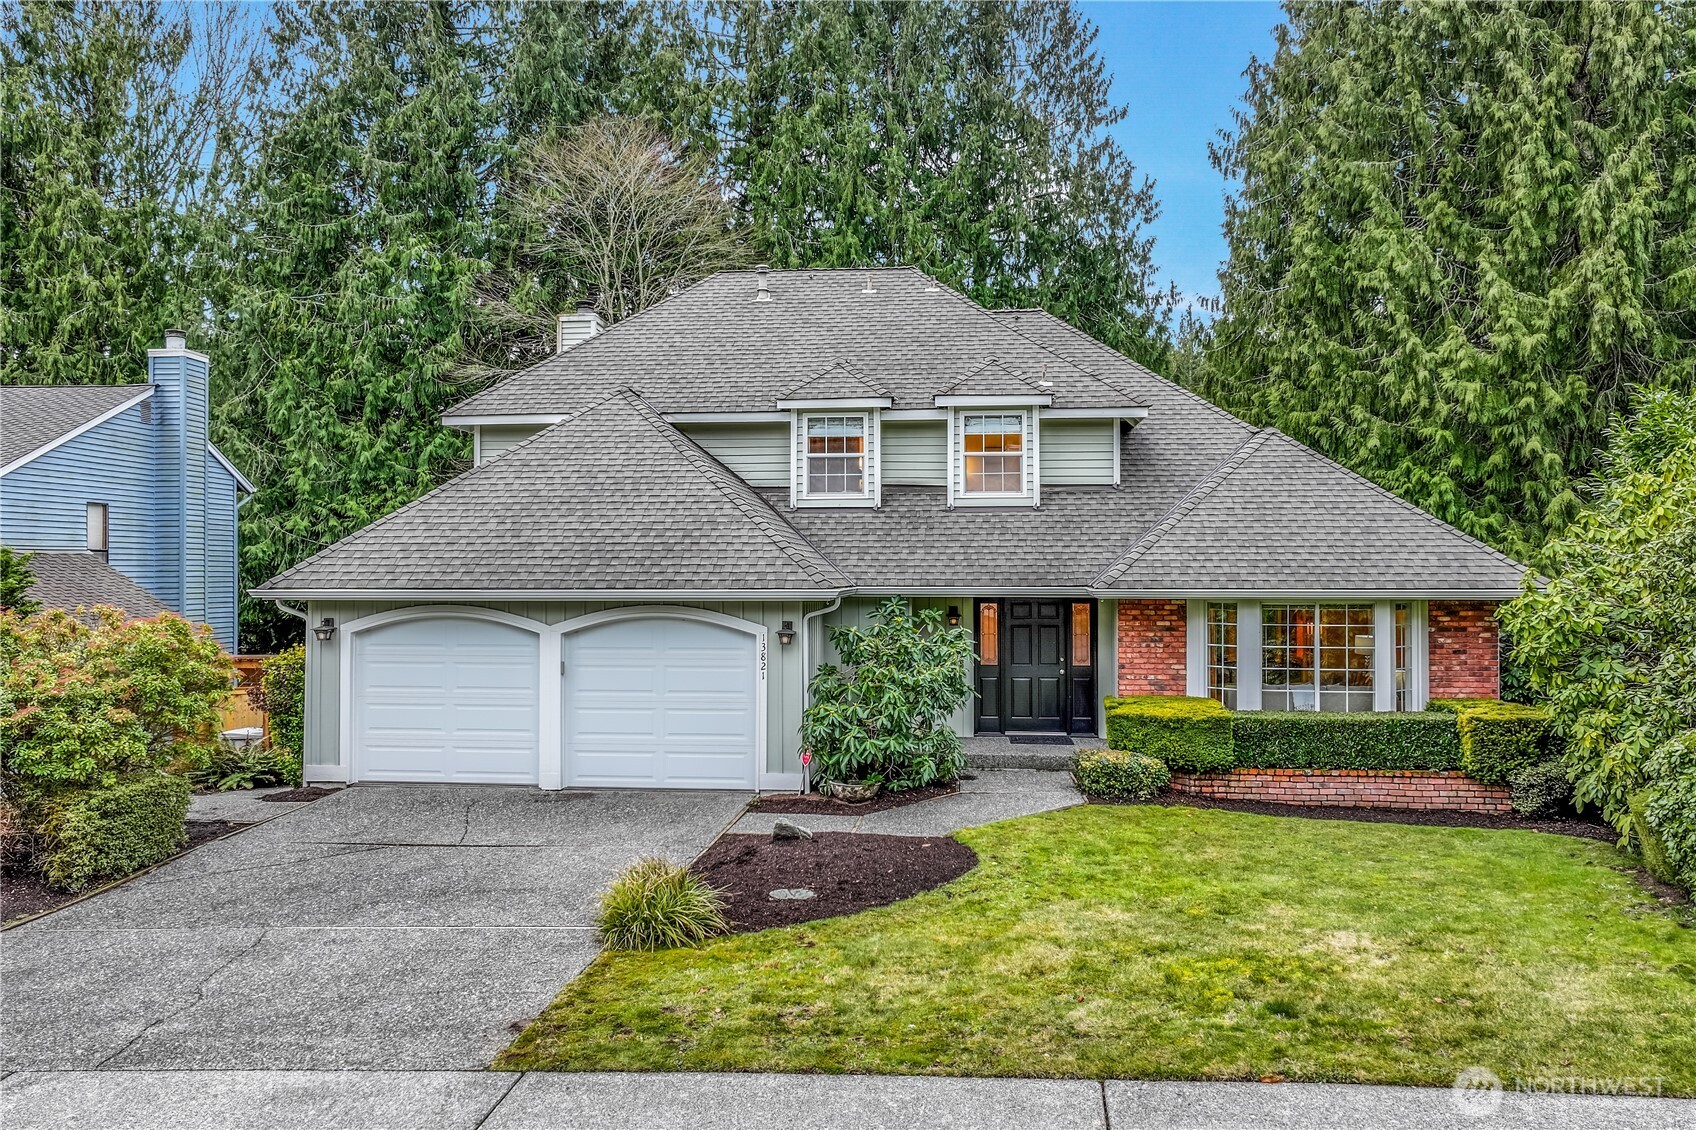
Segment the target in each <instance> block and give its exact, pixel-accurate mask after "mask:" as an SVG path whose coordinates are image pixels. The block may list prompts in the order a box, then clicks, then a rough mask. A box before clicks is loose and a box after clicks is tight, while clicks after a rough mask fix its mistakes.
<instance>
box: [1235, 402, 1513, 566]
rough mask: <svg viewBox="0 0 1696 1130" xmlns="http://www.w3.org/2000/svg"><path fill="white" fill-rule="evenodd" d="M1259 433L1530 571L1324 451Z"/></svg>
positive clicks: (1271, 432)
mask: <svg viewBox="0 0 1696 1130" xmlns="http://www.w3.org/2000/svg"><path fill="white" fill-rule="evenodd" d="M1261 430H1262V431H1264V432H1266V433H1267V434H1268V435H1270V436H1272V437H1274V438H1277V439H1281V440H1283V441H1284V442H1285V443H1288V444H1290V445H1291V446H1293V447H1295V448H1296V449H1297V450H1298V451H1300V452H1301V453H1302V454H1303V455H1307V456H1310V457H1311V458H1314V459H1317V460H1319V461H1320V462H1321V463H1326V464H1329V465H1330V466H1331V467H1333V468H1335V469H1336V470H1338V471H1341V472H1342V473H1343V474H1345V475H1347V476H1348V477H1349V478H1351V479H1354V480H1355V481H1356V482H1359V483H1361V484H1362V485H1364V486H1367V487H1369V488H1371V489H1372V490H1373V491H1375V492H1377V493H1378V494H1380V495H1382V496H1384V497H1385V498H1386V499H1388V500H1390V501H1391V502H1394V503H1395V504H1396V505H1397V506H1400V507H1401V508H1403V509H1404V510H1411V511H1413V512H1414V513H1415V514H1417V515H1418V516H1419V517H1421V518H1423V519H1425V520H1426V521H1427V522H1430V523H1432V524H1433V525H1435V526H1438V527H1440V528H1442V529H1444V530H1447V531H1448V532H1449V533H1452V534H1455V535H1456V536H1458V537H1460V538H1461V539H1463V540H1465V541H1469V542H1471V543H1472V544H1473V545H1476V546H1477V547H1478V548H1480V549H1482V550H1485V551H1486V552H1488V553H1490V554H1492V555H1493V556H1495V557H1497V558H1498V559H1500V560H1501V561H1503V562H1506V563H1507V564H1509V565H1512V566H1514V567H1515V568H1518V569H1527V570H1529V569H1530V568H1531V566H1529V565H1527V564H1525V562H1523V561H1515V560H1514V559H1513V558H1511V557H1509V556H1508V555H1507V554H1505V553H1503V552H1502V551H1501V550H1499V549H1497V548H1496V547H1495V546H1493V545H1491V544H1490V543H1489V542H1487V541H1484V540H1482V539H1481V538H1475V537H1473V536H1472V535H1471V534H1469V533H1467V532H1466V531H1465V530H1463V529H1461V528H1460V527H1459V526H1456V525H1454V524H1453V523H1451V522H1445V521H1443V520H1442V519H1441V518H1439V517H1437V515H1435V514H1433V513H1431V512H1430V511H1429V510H1426V509H1424V508H1423V507H1420V506H1416V505H1415V504H1413V503H1411V502H1409V501H1408V500H1407V499H1405V498H1403V497H1402V496H1401V495H1399V494H1397V493H1396V492H1395V491H1393V490H1391V489H1389V488H1388V487H1385V486H1381V485H1379V484H1378V483H1375V482H1373V481H1372V480H1371V479H1369V478H1367V477H1366V476H1365V475H1363V474H1361V473H1360V472H1359V471H1355V470H1352V469H1351V468H1349V467H1346V466H1344V465H1343V464H1341V463H1339V462H1337V461H1336V460H1335V459H1332V458H1331V457H1330V456H1329V455H1326V454H1325V453H1324V452H1322V451H1319V450H1317V449H1315V448H1311V447H1309V446H1307V444H1305V443H1303V442H1301V441H1300V440H1298V439H1296V438H1295V437H1294V436H1290V435H1285V434H1284V433H1283V432H1281V431H1279V430H1278V429H1277V428H1273V427H1267V428H1263V429H1261Z"/></svg>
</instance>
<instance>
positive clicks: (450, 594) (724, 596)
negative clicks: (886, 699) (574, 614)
mask: <svg viewBox="0 0 1696 1130" xmlns="http://www.w3.org/2000/svg"><path fill="white" fill-rule="evenodd" d="M852 591H853V590H852V589H850V588H816V589H680V588H679V589H402V588H389V589H382V588H378V589H370V588H367V589H335V588H274V587H272V586H269V585H261V586H260V587H259V588H256V589H250V590H249V591H248V595H250V596H253V597H257V598H259V599H261V600H430V601H435V600H829V599H831V598H832V597H835V596H838V595H842V594H845V593H848V592H852Z"/></svg>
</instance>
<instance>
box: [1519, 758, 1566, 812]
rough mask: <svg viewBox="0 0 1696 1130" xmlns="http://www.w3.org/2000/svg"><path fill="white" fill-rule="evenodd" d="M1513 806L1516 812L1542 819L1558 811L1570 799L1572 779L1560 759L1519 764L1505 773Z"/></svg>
mask: <svg viewBox="0 0 1696 1130" xmlns="http://www.w3.org/2000/svg"><path fill="white" fill-rule="evenodd" d="M1508 790H1509V792H1510V794H1511V795H1512V798H1513V810H1514V812H1515V813H1517V814H1518V815H1520V816H1526V817H1530V818H1531V819H1534V820H1536V819H1543V818H1545V817H1549V816H1556V815H1559V814H1560V811H1561V809H1562V808H1564V807H1565V806H1566V803H1567V801H1569V800H1571V799H1572V779H1571V778H1570V777H1568V776H1567V771H1566V766H1565V765H1562V764H1561V763H1560V761H1558V760H1553V761H1539V762H1537V763H1536V764H1534V765H1522V766H1520V767H1519V768H1518V769H1515V770H1514V771H1513V772H1512V773H1510V774H1508Z"/></svg>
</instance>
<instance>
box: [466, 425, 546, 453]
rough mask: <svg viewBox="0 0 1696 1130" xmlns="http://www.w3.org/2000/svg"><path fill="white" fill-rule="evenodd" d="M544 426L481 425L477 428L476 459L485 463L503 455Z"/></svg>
mask: <svg viewBox="0 0 1696 1130" xmlns="http://www.w3.org/2000/svg"><path fill="white" fill-rule="evenodd" d="M545 426H546V425H543V424H481V425H479V426H478V428H477V457H478V458H479V459H480V460H481V461H483V462H485V463H487V462H488V461H489V460H491V459H493V458H495V457H496V456H497V455H505V454H506V453H507V452H508V451H511V450H512V449H513V448H514V447H516V446H518V445H519V444H521V443H523V442H524V441H525V440H527V439H529V438H530V437H531V436H533V435H535V434H536V433H537V432H539V431H541V430H542V429H543V427H545Z"/></svg>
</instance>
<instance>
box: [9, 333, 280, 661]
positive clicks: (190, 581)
mask: <svg viewBox="0 0 1696 1130" xmlns="http://www.w3.org/2000/svg"><path fill="white" fill-rule="evenodd" d="M210 376H211V366H210V363H209V362H208V360H207V358H206V356H205V355H204V354H201V353H196V352H195V351H194V350H192V349H190V348H188V341H187V338H186V336H185V335H184V334H183V333H182V332H181V331H179V330H169V331H167V332H166V334H165V347H164V348H163V349H150V350H148V351H147V383H146V384H132V385H45V386H41V385H37V386H10V387H4V388H0V543H3V544H5V545H8V546H10V547H11V548H12V549H14V550H19V551H28V552H33V553H35V555H36V556H35V558H34V559H33V560H32V561H31V562H30V569H31V571H32V572H34V574H35V577H36V583H35V585H34V586H33V587H32V588H31V590H30V595H31V596H32V597H33V598H34V599H36V600H38V601H40V602H41V603H42V604H43V605H46V606H48V607H55V608H67V609H71V608H76V607H78V606H86V605H94V604H111V605H115V606H116V607H119V608H122V609H124V610H125V611H126V612H128V613H129V614H130V615H132V616H151V615H156V614H158V613H159V612H163V611H165V610H167V609H168V610H170V611H172V612H176V613H178V614H180V615H182V616H183V617H185V618H187V619H189V620H195V621H199V622H201V623H204V624H209V625H211V627H212V631H213V633H214V634H215V635H216V636H217V639H218V642H219V643H220V644H222V645H223V646H224V649H225V650H226V651H228V652H230V653H232V654H234V652H235V651H236V593H237V580H236V508H237V507H238V506H240V505H241V503H242V501H243V500H244V499H245V498H246V497H247V496H248V495H251V494H252V493H253V484H252V483H250V482H248V481H247V479H245V478H243V477H242V474H241V472H240V471H238V470H236V469H235V467H234V466H233V465H232V464H231V463H230V461H229V460H228V459H226V458H225V457H224V456H223V454H222V453H221V452H219V450H218V449H217V448H216V447H213V446H212V443H211V441H210V440H209V438H208V432H207V416H208V410H209V409H208V382H209V379H210Z"/></svg>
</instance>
